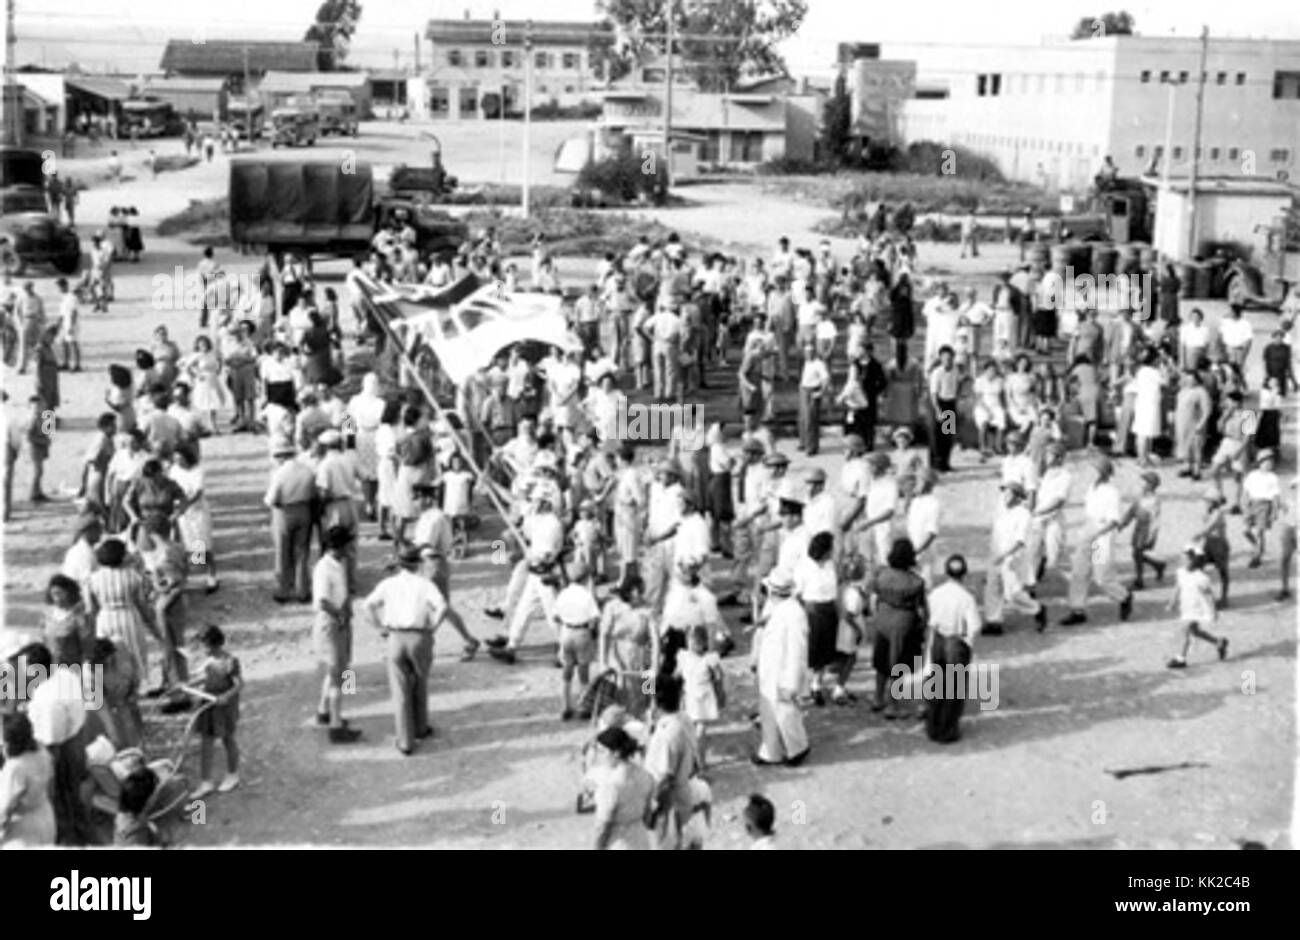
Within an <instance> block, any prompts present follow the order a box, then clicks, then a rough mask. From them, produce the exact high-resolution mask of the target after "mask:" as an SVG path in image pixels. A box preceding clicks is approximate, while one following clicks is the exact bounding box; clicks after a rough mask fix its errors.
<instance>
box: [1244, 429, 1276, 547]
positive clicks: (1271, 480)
mask: <svg viewBox="0 0 1300 940" xmlns="http://www.w3.org/2000/svg"><path fill="white" fill-rule="evenodd" d="M1255 461H1256V462H1255V469H1254V470H1252V471H1250V473H1248V474H1246V478H1245V479H1244V480H1242V482H1241V490H1242V493H1243V494H1244V495H1245V497H1246V541H1247V542H1250V544H1252V545H1254V546H1255V551H1254V554H1252V555H1251V558H1250V564H1249V567H1251V568H1258V567H1259V566H1260V564H1261V561H1262V559H1263V557H1264V539H1265V537H1266V536H1267V535H1268V530H1269V529H1271V528H1272V527H1273V520H1274V519H1276V518H1277V517H1278V515H1279V513H1280V512H1281V508H1282V486H1281V484H1280V483H1278V479H1277V474H1276V473H1275V472H1274V471H1273V467H1274V464H1275V461H1274V456H1273V451H1271V450H1262V451H1260V452H1259V455H1258V456H1257V457H1256V458H1255Z"/></svg>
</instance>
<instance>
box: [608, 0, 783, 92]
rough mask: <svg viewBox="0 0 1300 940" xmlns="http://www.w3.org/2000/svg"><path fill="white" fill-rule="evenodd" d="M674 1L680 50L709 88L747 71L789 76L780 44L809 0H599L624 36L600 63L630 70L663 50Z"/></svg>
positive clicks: (728, 83)
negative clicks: (652, 54)
mask: <svg viewBox="0 0 1300 940" xmlns="http://www.w3.org/2000/svg"><path fill="white" fill-rule="evenodd" d="M669 6H671V8H672V11H673V28H674V29H675V30H676V33H677V35H678V36H680V37H682V38H681V39H680V40H679V41H678V42H677V45H676V47H675V50H676V52H677V53H678V55H680V56H681V57H682V58H683V59H684V60H685V61H686V63H687V65H686V68H687V69H688V70H689V72H690V74H691V77H692V78H693V79H694V80H695V81H696V82H697V83H698V84H699V86H700V87H701V88H702V89H703V90H705V91H725V90H726V89H728V88H732V87H734V86H735V84H736V82H737V81H738V80H739V79H741V78H742V77H744V76H745V75H746V74H761V75H785V74H786V67H785V59H783V58H782V57H781V54H780V53H779V52H778V51H777V46H778V45H779V44H780V43H781V42H782V41H784V40H785V39H788V38H789V37H790V36H793V35H794V34H795V33H796V32H798V30H799V27H800V26H801V25H802V24H803V20H804V17H805V16H806V15H807V13H808V4H807V2H806V0H708V2H705V0H597V9H598V10H599V11H600V13H601V14H602V15H603V16H604V17H605V18H606V20H608V22H609V23H611V24H612V25H613V26H614V28H615V30H616V31H617V34H618V36H619V41H618V42H616V43H615V44H614V46H613V47H611V48H610V49H609V50H608V53H607V54H606V55H605V56H604V57H603V61H602V62H601V66H600V67H601V68H603V69H605V70H606V71H607V72H609V73H616V72H618V71H620V70H621V71H622V72H623V73H626V72H627V70H628V69H630V68H632V67H633V66H634V65H635V64H636V62H637V61H638V60H639V59H640V58H641V57H642V56H644V55H645V54H646V53H647V52H662V51H663V49H664V46H665V42H666V34H667V32H668V28H667V27H668V21H667V18H666V16H665V13H666V12H667V9H668V7H669ZM706 37H707V38H706ZM712 37H716V38H712ZM615 62H618V63H620V64H617V65H616V64H615Z"/></svg>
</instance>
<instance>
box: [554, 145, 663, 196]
mask: <svg viewBox="0 0 1300 940" xmlns="http://www.w3.org/2000/svg"><path fill="white" fill-rule="evenodd" d="M645 169H646V166H645V159H644V158H642V157H641V156H639V155H638V154H635V153H633V152H632V151H631V150H625V151H623V152H621V153H617V154H615V155H613V156H610V157H606V158H605V159H603V160H595V161H592V160H589V161H587V164H586V165H585V166H583V168H582V170H581V171H579V173H578V179H577V182H576V183H575V184H574V185H575V187H576V188H577V189H580V190H596V191H598V192H600V193H602V194H604V195H605V196H606V198H608V199H611V200H615V201H617V202H619V203H623V204H626V203H630V202H638V201H643V200H649V201H651V202H653V203H655V204H656V205H658V204H659V203H661V202H662V201H663V195H664V192H663V189H664V187H663V179H664V178H663V174H660V173H647V172H645Z"/></svg>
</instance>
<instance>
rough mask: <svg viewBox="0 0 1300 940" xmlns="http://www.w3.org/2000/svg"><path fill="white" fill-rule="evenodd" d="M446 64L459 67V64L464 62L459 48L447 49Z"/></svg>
mask: <svg viewBox="0 0 1300 940" xmlns="http://www.w3.org/2000/svg"><path fill="white" fill-rule="evenodd" d="M447 64H448V65H453V66H456V67H457V68H459V67H460V66H461V65H464V64H465V57H464V56H463V55H462V54H461V51H460V50H459V49H448V50H447Z"/></svg>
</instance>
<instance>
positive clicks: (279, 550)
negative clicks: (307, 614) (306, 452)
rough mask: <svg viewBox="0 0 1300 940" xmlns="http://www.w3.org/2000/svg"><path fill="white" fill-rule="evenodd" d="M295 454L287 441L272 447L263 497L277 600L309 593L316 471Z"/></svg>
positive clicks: (302, 598) (304, 598)
mask: <svg viewBox="0 0 1300 940" xmlns="http://www.w3.org/2000/svg"><path fill="white" fill-rule="evenodd" d="M297 455H298V451H297V450H296V449H295V448H294V446H293V445H292V444H290V443H289V442H287V441H286V442H283V443H281V444H280V445H278V446H277V447H276V448H275V450H274V452H273V457H274V459H275V462H276V463H275V469H273V470H272V471H271V482H270V485H269V486H268V487H267V490H266V496H265V498H264V499H263V502H264V503H265V504H266V506H267V507H268V508H269V509H270V510H271V543H272V545H274V546H275V583H276V592H275V602H276V603H277V604H285V603H288V602H289V601H291V600H294V599H297V600H298V601H301V602H304V603H305V602H306V601H307V600H308V599H309V598H310V596H311V594H310V589H311V586H310V581H309V578H308V574H309V571H310V569H309V567H308V566H309V564H310V551H311V527H312V505H313V504H314V503H315V500H316V474H315V473H314V472H313V471H312V469H311V467H309V466H307V464H305V463H303V462H302V461H300V460H297V459H296V457H297Z"/></svg>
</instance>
